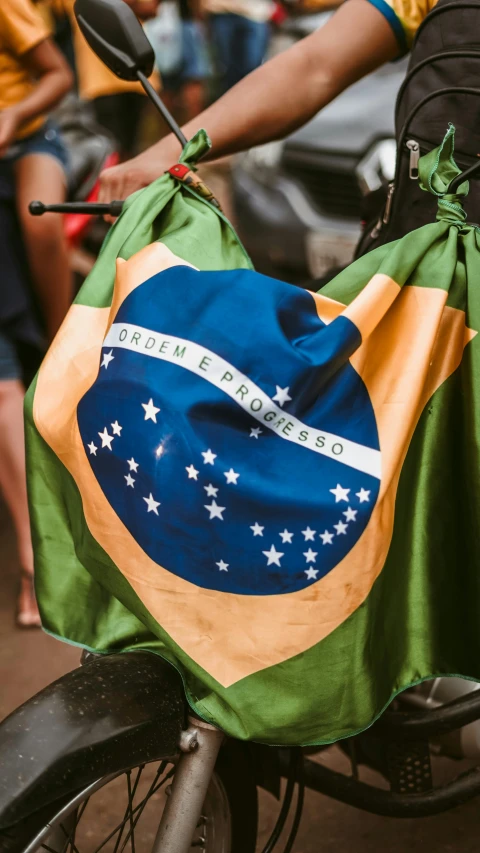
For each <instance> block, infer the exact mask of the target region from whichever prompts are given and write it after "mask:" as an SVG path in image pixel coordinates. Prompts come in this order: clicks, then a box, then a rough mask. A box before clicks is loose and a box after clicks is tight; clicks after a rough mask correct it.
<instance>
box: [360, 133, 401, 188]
mask: <svg viewBox="0 0 480 853" xmlns="http://www.w3.org/2000/svg"><path fill="white" fill-rule="evenodd" d="M396 158H397V146H396V143H395V140H394V139H383V140H382V141H381V142H377V143H375V145H373V146H372V148H370V150H369V151H368V153H367V154H366V155H365V157H364V158H363V160H361V161H360V163H359V164H358V166H357V168H356V170H355V171H356V173H357V178H358V183H359V184H360V189H361V190H362V193H363V194H364V195H367V193H371V192H374V191H375V190H378V189H380V187H381V186H383V185H384V184H388V183H389V182H390V181H393V179H394V177H395V163H396Z"/></svg>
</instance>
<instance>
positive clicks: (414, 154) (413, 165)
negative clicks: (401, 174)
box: [406, 139, 420, 181]
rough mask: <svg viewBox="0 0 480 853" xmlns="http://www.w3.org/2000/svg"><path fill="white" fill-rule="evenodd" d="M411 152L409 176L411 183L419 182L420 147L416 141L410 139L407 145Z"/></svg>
mask: <svg viewBox="0 0 480 853" xmlns="http://www.w3.org/2000/svg"><path fill="white" fill-rule="evenodd" d="M406 145H407V148H408V150H409V151H410V165H409V167H408V174H409V176H410V180H411V181H418V161H419V160H420V145H419V144H418V142H417V141H416V140H415V139H409V140H408V141H407V143H406Z"/></svg>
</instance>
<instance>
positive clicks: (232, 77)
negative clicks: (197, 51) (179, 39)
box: [203, 0, 277, 94]
mask: <svg viewBox="0 0 480 853" xmlns="http://www.w3.org/2000/svg"><path fill="white" fill-rule="evenodd" d="M203 10H204V12H205V14H206V15H207V19H208V24H209V30H210V35H211V41H212V47H213V49H214V53H215V59H216V62H217V64H218V73H219V86H220V91H221V94H223V93H224V92H226V91H227V90H228V89H231V88H232V86H235V84H236V83H238V82H239V81H240V80H242V79H243V77H246V76H247V74H250V72H251V71H254V70H255V68H258V66H259V65H261V64H262V62H263V60H264V59H265V55H266V53H267V48H268V42H269V37H270V20H271V18H272V17H273V16H274V15H275V14H276V12H277V9H276V4H275V3H274V2H273V0H203Z"/></svg>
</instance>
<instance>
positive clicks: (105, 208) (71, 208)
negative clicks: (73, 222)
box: [28, 200, 123, 216]
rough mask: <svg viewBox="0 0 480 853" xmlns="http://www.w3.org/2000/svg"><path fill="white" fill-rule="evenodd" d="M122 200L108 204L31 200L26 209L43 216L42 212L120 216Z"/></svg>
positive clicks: (34, 214) (32, 213)
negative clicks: (49, 202) (52, 202)
mask: <svg viewBox="0 0 480 853" xmlns="http://www.w3.org/2000/svg"><path fill="white" fill-rule="evenodd" d="M122 209H123V201H120V200H116V201H111V202H109V203H108V204H99V203H98V202H88V201H68V202H65V203H64V204H44V203H43V201H32V202H30V204H29V206H28V210H29V212H30V214H31V215H32V216H43V214H44V213H82V214H84V215H86V216H87V215H88V216H107V215H108V216H120V214H121V212H122Z"/></svg>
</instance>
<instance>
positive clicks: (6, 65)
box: [0, 0, 50, 139]
mask: <svg viewBox="0 0 480 853" xmlns="http://www.w3.org/2000/svg"><path fill="white" fill-rule="evenodd" d="M49 36H50V31H49V29H48V27H47V25H46V24H45V22H44V20H43V18H42V16H41V15H40V13H39V12H38V11H37V9H35V6H34V5H33V3H32V2H31V0H0V111H1V110H5V109H7V108H8V107H13V106H15V104H18V102H19V101H23V99H24V98H26V97H27V96H28V95H29V94H30V93H31V91H32V90H33V89H34V88H35V80H34V79H33V78H32V76H31V73H30V70H29V68H28V66H27V64H26V62H25V54H26V53H28V51H29V50H32V48H34V47H36V46H37V45H38V44H40V42H42V41H45V39H46V38H48V37H49ZM44 121H45V118H44V117H43V116H37V118H35V119H31V120H30V121H28V122H27V123H26V124H23V125H22V127H21V128H20V130H19V132H18V134H17V137H18V138H19V139H22V138H23V137H24V136H29V135H30V134H31V133H35V131H36V130H38V129H39V128H40V127H41V126H42V124H43V122H44Z"/></svg>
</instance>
